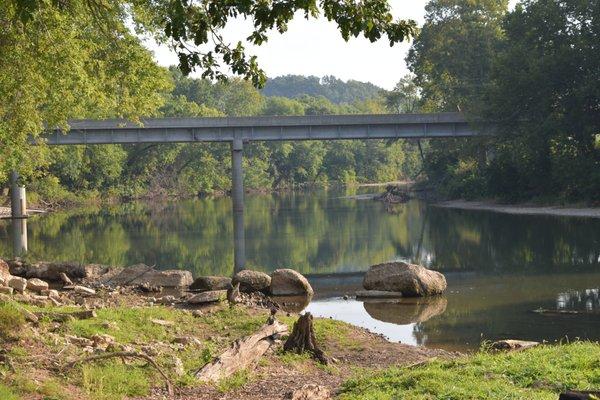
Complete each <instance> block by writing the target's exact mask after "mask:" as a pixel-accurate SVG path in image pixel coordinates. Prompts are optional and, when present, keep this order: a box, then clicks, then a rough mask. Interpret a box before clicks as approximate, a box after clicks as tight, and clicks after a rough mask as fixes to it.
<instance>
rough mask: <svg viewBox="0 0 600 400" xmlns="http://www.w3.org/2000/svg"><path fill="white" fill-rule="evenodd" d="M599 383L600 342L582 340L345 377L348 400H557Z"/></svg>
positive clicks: (343, 392) (593, 387) (346, 399)
mask: <svg viewBox="0 0 600 400" xmlns="http://www.w3.org/2000/svg"><path fill="white" fill-rule="evenodd" d="M599 387H600V345H599V344H598V343H589V342H580V343H573V344H568V345H559V346H540V347H537V348H533V349H531V350H527V351H522V352H514V353H500V354H493V353H489V352H485V351H482V352H479V353H476V354H474V355H471V356H465V357H462V358H460V359H457V360H454V361H435V360H434V361H432V362H430V363H428V364H425V365H423V366H420V367H414V368H391V369H388V370H385V371H383V372H378V373H374V374H372V375H369V376H360V377H357V378H355V379H351V380H349V381H347V382H346V383H345V384H344V386H343V389H342V394H341V396H340V398H341V399H344V400H353V399H361V400H375V399H377V400H388V399H389V400H392V399H403V400H433V399H444V400H479V399H481V400H484V399H485V400H500V399H502V400H517V399H536V400H538V399H539V400H546V399H547V400H556V398H557V397H558V396H557V393H558V392H560V391H562V390H565V389H568V388H573V389H582V390H585V389H598V388H599Z"/></svg>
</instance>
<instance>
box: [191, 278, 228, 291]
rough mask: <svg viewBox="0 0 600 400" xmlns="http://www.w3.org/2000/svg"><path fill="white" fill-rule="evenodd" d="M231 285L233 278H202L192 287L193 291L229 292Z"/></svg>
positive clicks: (195, 281) (197, 279)
mask: <svg viewBox="0 0 600 400" xmlns="http://www.w3.org/2000/svg"><path fill="white" fill-rule="evenodd" d="M229 285H231V278H228V277H226V276H200V277H198V278H196V280H194V283H192V284H191V285H190V289H191V290H200V291H208V290H227V288H229Z"/></svg>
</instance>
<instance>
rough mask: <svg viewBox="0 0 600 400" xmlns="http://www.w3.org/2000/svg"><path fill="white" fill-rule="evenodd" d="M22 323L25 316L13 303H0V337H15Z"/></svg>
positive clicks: (18, 333) (23, 323)
mask: <svg viewBox="0 0 600 400" xmlns="http://www.w3.org/2000/svg"><path fill="white" fill-rule="evenodd" d="M24 325H25V317H24V316H23V313H22V312H21V311H20V310H19V308H18V307H17V306H16V305H15V304H13V303H10V302H3V303H0V339H3V340H14V339H17V338H18V337H19V335H20V333H21V329H22V328H23V326H24Z"/></svg>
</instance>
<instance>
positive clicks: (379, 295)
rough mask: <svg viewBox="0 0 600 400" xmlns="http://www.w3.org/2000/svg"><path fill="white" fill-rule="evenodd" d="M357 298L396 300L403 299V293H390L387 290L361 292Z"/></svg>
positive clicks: (357, 293) (357, 294)
mask: <svg viewBox="0 0 600 400" xmlns="http://www.w3.org/2000/svg"><path fill="white" fill-rule="evenodd" d="M356 297H362V298H374V299H396V298H399V297H402V292H388V291H385V290H359V291H357V292H356Z"/></svg>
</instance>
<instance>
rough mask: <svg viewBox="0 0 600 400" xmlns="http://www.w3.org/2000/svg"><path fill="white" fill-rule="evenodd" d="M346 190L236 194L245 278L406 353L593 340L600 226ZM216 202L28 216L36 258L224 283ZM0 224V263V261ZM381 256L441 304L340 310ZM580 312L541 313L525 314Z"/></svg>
mask: <svg viewBox="0 0 600 400" xmlns="http://www.w3.org/2000/svg"><path fill="white" fill-rule="evenodd" d="M348 194H354V193H340V192H337V191H328V192H317V193H308V194H287V195H272V196H248V197H247V199H246V227H245V230H246V257H247V260H248V263H247V266H248V267H249V268H255V269H260V270H263V271H267V272H268V271H271V270H273V269H276V268H280V267H290V268H294V269H297V270H298V271H300V272H302V273H304V274H306V275H308V276H309V279H310V281H311V283H312V284H313V287H314V288H315V291H316V296H315V299H314V300H313V302H312V303H311V304H310V305H309V306H308V310H310V311H311V312H313V313H314V314H316V315H319V316H325V317H333V318H338V319H342V320H345V321H348V322H351V323H354V324H357V325H360V326H364V327H367V328H369V329H371V330H373V331H377V332H380V333H383V334H385V335H386V336H388V337H389V338H390V339H392V340H399V341H402V342H404V343H411V344H420V345H427V346H431V347H442V348H447V349H459V350H465V349H473V348H477V347H478V346H479V344H480V343H481V341H482V340H494V339H498V338H509V337H511V338H520V339H530V340H550V341H553V340H561V339H563V338H566V337H568V338H570V339H574V338H587V339H593V340H600V299H599V290H598V288H600V220H599V219H583V218H566V217H552V216H513V215H507V214H497V213H491V212H485V211H464V210H450V209H442V208H436V207H433V206H429V205H427V204H425V203H424V202H420V201H411V202H409V203H408V204H404V205H399V206H397V207H395V208H393V209H391V210H386V208H385V207H384V206H383V205H382V204H380V203H378V202H374V201H366V200H362V201H359V200H351V199H346V198H343V196H345V195H348ZM230 210H231V203H230V199H228V198H218V199H198V200H189V201H181V202H175V203H163V204H160V205H148V204H144V203H134V204H127V205H121V206H112V207H108V208H104V209H97V208H91V209H82V210H76V211H68V212H56V213H52V214H48V215H44V216H38V217H34V218H31V219H30V220H29V221H28V226H27V231H28V240H29V253H28V255H27V257H29V258H31V259H35V260H38V259H39V260H42V259H43V260H55V261H76V262H82V263H91V262H93V263H102V264H111V265H131V264H135V263H140V262H143V263H145V264H148V265H156V266H157V267H159V268H165V269H166V268H185V269H189V270H191V271H192V272H193V273H194V274H195V275H208V274H211V275H216V274H218V275H230V274H232V273H233V270H232V269H233V268H232V265H233V249H232V246H233V240H232V236H233V233H232V228H233V227H232V222H231V213H230ZM11 232H12V231H11V228H10V225H9V224H8V223H7V222H6V221H2V222H0V255H3V256H11V255H12V240H11ZM390 260H409V261H413V262H419V263H422V264H424V265H427V266H429V267H430V268H433V269H436V270H439V271H441V272H443V273H444V274H445V275H446V277H447V280H448V291H447V293H446V294H445V295H444V296H443V297H438V298H431V299H425V300H416V299H411V300H409V299H404V300H402V301H400V302H392V303H390V302H375V301H371V302H364V303H363V302H361V301H356V300H343V299H342V296H343V295H344V294H350V295H351V294H353V293H354V291H356V290H357V289H359V288H360V287H361V282H362V272H364V271H366V270H367V269H368V267H369V266H370V265H372V264H376V263H380V262H385V261H390ZM539 308H543V309H548V310H573V311H578V313H562V314H539V313H534V312H532V311H533V310H536V309H539Z"/></svg>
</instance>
